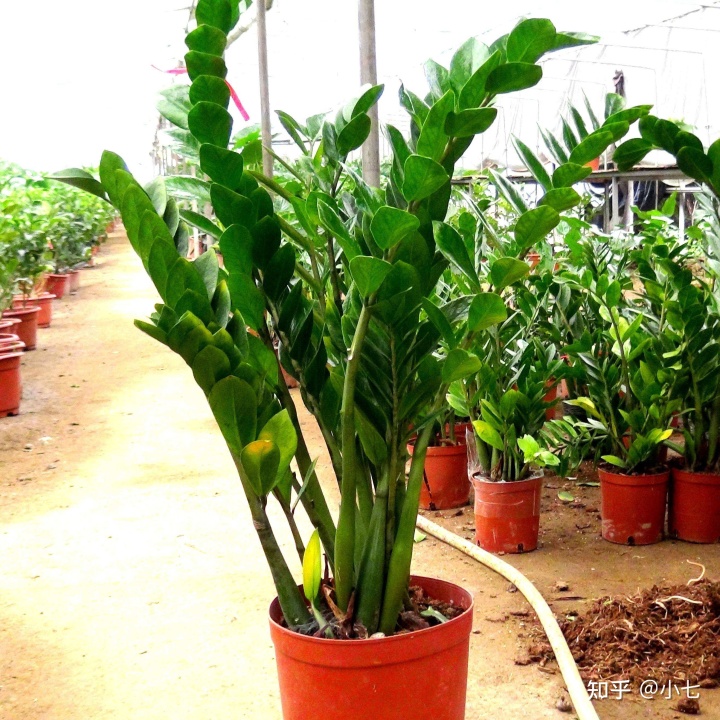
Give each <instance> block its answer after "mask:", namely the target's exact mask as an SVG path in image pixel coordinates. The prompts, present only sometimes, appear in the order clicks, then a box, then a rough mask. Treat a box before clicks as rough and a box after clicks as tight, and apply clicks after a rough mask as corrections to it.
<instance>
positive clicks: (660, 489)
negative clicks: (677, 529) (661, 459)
mask: <svg viewBox="0 0 720 720" xmlns="http://www.w3.org/2000/svg"><path fill="white" fill-rule="evenodd" d="M598 475H599V477H600V514H601V516H602V536H603V538H604V539H605V540H609V541H610V542H614V543H619V544H621V545H651V544H652V543H656V542H660V540H662V537H663V527H664V526H665V507H666V504H667V490H668V480H669V478H670V471H669V470H666V471H663V472H660V473H655V474H653V475H624V474H622V473H616V472H610V471H608V470H603V469H602V468H600V469H599V470H598Z"/></svg>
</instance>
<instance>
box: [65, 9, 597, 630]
mask: <svg viewBox="0 0 720 720" xmlns="http://www.w3.org/2000/svg"><path fill="white" fill-rule="evenodd" d="M196 17H197V21H198V27H197V28H196V29H195V30H193V31H192V32H191V33H190V34H189V35H188V36H187V39H186V43H187V45H188V48H189V52H188V53H187V55H186V56H185V61H186V65H187V68H188V74H189V77H190V80H191V81H192V84H191V85H190V86H189V87H188V89H187V99H188V104H187V107H188V108H189V111H188V112H187V116H186V117H185V118H184V120H183V121H184V123H185V124H186V126H187V129H188V131H189V133H190V134H191V135H192V136H193V137H194V139H195V140H196V141H197V143H198V144H199V160H200V168H201V170H202V172H203V173H204V175H205V179H203V180H201V182H203V183H205V186H206V189H207V191H208V194H209V197H210V199H211V202H212V207H213V212H214V218H203V217H198V215H197V213H195V214H193V213H191V212H188V211H185V210H182V211H181V210H180V208H179V207H178V204H177V202H176V201H175V200H174V199H173V198H171V197H169V196H168V193H167V191H166V187H165V185H164V184H163V183H162V181H160V180H156V181H154V182H153V183H151V184H150V185H149V186H148V187H147V188H143V187H141V186H140V185H139V184H138V183H137V181H136V180H135V179H134V178H133V176H132V175H131V174H130V173H129V171H128V170H127V168H126V167H125V165H124V163H123V161H122V160H121V159H120V158H119V157H118V156H117V155H114V154H113V153H110V152H106V153H105V154H104V155H103V158H102V161H101V164H100V180H99V182H98V181H96V180H94V179H93V178H92V176H90V175H80V174H79V173H78V172H77V171H74V172H73V173H72V174H71V173H67V174H66V177H65V179H67V180H69V181H71V182H76V183H78V182H79V180H82V183H83V184H84V185H85V187H86V189H90V190H92V191H94V192H95V193H96V194H98V195H100V196H101V197H105V198H107V199H108V200H109V201H110V202H111V203H112V204H113V205H114V206H115V207H116V208H117V209H118V210H119V211H120V212H121V214H122V218H123V222H124V224H125V227H126V229H127V232H128V237H129V239H130V242H131V243H132V246H133V247H134V249H135V250H136V252H137V253H138V255H139V256H140V258H141V260H142V262H143V265H144V267H145V269H146V271H147V272H148V274H149V275H150V277H151V278H152V280H153V282H154V284H155V287H156V289H157V291H158V294H159V295H160V298H161V303H159V304H158V305H157V306H156V311H155V313H153V315H152V316H151V318H150V322H143V321H138V322H137V325H138V327H139V328H141V329H142V330H143V331H145V332H147V333H148V334H149V335H151V336H152V337H154V338H155V339H157V340H158V341H159V342H161V343H163V344H166V345H168V346H169V347H170V348H171V349H172V350H174V351H175V352H177V353H179V354H180V355H181V356H182V357H183V359H184V360H185V361H186V362H187V363H188V365H189V366H190V367H191V369H192V372H193V375H194V377H195V379H196V381H197V382H198V384H199V385H200V387H201V388H202V390H203V391H204V392H205V394H206V396H207V399H208V402H209V404H210V407H211V409H212V411H213V414H214V416H215V418H216V420H217V422H218V425H219V427H220V429H221V431H222V433H223V435H224V438H225V440H226V442H227V445H228V448H229V450H230V453H231V455H232V457H233V460H234V461H235V465H236V467H237V470H238V474H239V477H240V480H241V483H242V485H243V489H244V490H245V494H246V496H247V499H248V503H249V505H250V510H251V514H252V518H253V521H254V524H255V527H256V528H257V531H258V536H259V538H260V542H261V544H262V547H263V550H264V552H265V555H266V557H267V559H268V563H269V565H270V569H271V572H272V574H273V578H274V580H275V584H276V587H277V592H278V598H279V602H280V605H281V607H282V612H283V614H284V617H285V620H286V622H287V625H288V626H290V627H292V628H298V627H300V626H306V625H307V624H308V623H309V622H310V621H311V612H310V611H309V610H308V607H307V604H306V602H305V598H304V597H303V594H302V592H301V591H300V590H299V589H298V586H297V583H296V581H295V579H294V578H293V577H292V575H291V573H290V570H289V569H288V565H287V563H286V561H285V559H284V558H283V557H282V554H281V552H280V548H279V546H278V543H277V541H276V539H275V534H274V533H273V530H272V527H271V525H270V521H269V519H268V515H267V513H266V504H267V503H268V502H269V501H270V498H273V499H275V500H276V501H277V502H279V503H280V506H281V507H282V509H283V510H284V511H285V517H286V518H287V521H288V522H289V524H290V527H291V530H292V532H293V536H294V538H295V541H296V547H297V551H298V553H299V554H300V555H302V554H303V553H304V550H305V548H304V544H303V540H302V538H301V536H300V533H299V531H298V528H297V525H296V523H295V519H294V514H293V508H294V506H295V504H296V503H297V502H298V499H299V502H300V503H302V505H303V507H304V508H305V510H306V512H307V514H308V516H309V518H310V520H311V522H312V523H313V525H314V526H315V527H316V528H317V530H318V535H319V538H320V540H321V543H322V546H323V548H324V551H325V554H326V556H327V558H328V561H329V566H330V568H331V571H332V577H333V587H332V595H331V599H332V603H331V607H332V608H333V611H334V612H335V614H336V618H334V619H333V623H332V625H333V628H334V632H335V633H336V635H338V636H342V635H343V634H347V633H348V632H350V633H351V634H360V635H363V634H366V633H367V634H372V633H375V632H376V631H378V630H379V631H381V632H382V633H385V634H392V633H393V632H394V631H395V630H396V628H397V627H398V619H399V616H400V611H401V609H402V608H403V603H404V602H405V601H406V600H407V597H408V595H407V592H408V580H409V573H410V561H411V556H412V549H413V538H414V527H415V521H416V516H417V511H418V499H419V494H420V487H421V484H422V470H423V462H424V457H425V450H426V448H427V445H428V442H429V440H430V437H431V434H432V427H433V420H434V419H435V417H436V415H437V413H438V412H439V411H440V410H441V408H442V407H443V405H444V402H445V395H446V392H447V388H448V385H449V383H450V382H451V381H452V380H455V379H457V378H458V377H461V376H463V374H464V373H465V372H467V371H468V369H467V368H465V367H463V364H462V363H461V362H460V363H458V359H461V357H462V353H465V352H466V348H467V347H468V346H469V345H470V344H471V343H472V338H473V336H474V335H475V334H476V333H478V332H480V331H481V330H483V329H484V328H487V327H489V326H491V325H492V324H494V323H496V322H499V321H500V320H502V318H503V317H504V314H505V308H504V304H503V302H502V300H501V299H500V297H499V296H498V295H496V294H494V293H488V292H483V291H482V289H481V287H480V284H479V282H478V279H477V276H476V275H475V273H474V271H473V269H472V268H471V267H468V266H467V265H466V264H465V256H466V251H465V249H464V247H462V248H461V247H460V246H458V245H457V242H456V238H455V236H454V235H453V234H452V233H451V232H447V228H449V226H448V225H446V224H445V223H444V220H445V217H446V214H447V209H448V200H449V197H450V179H451V176H452V174H453V170H454V167H455V164H456V162H457V161H458V159H459V158H460V157H461V156H462V155H463V153H464V152H465V151H466V150H467V148H468V147H469V145H470V144H471V142H472V141H473V138H474V137H475V136H476V135H477V134H479V133H482V132H484V131H485V130H486V129H487V128H488V127H490V125H491V124H492V123H493V121H494V120H495V118H496V115H497V110H496V109H495V108H493V107H492V105H493V101H494V99H495V98H496V97H497V96H498V95H501V94H504V93H509V92H514V91H517V90H521V89H523V88H528V87H531V86H533V85H535V84H537V83H538V82H539V81H540V79H541V77H542V68H541V67H540V66H539V65H538V64H537V61H538V60H539V59H540V58H541V57H542V56H543V55H544V54H545V53H547V52H550V51H553V50H558V49H560V48H563V47H568V46H574V45H578V44H583V43H586V42H588V41H589V40H588V38H586V37H584V36H577V35H573V34H566V33H558V32H556V31H555V28H554V27H553V26H552V23H550V22H549V21H547V20H529V21H525V22H523V23H521V24H520V25H518V26H517V27H516V28H515V29H514V30H513V31H512V32H511V33H510V34H509V35H508V36H505V37H503V38H501V39H500V40H499V41H498V42H497V43H495V44H494V45H493V46H492V47H491V48H488V47H486V46H485V45H482V44H481V43H479V42H477V41H474V40H472V41H468V42H467V43H466V44H465V45H463V46H462V47H461V48H460V50H459V51H458V52H457V53H456V54H455V56H454V58H453V60H452V62H451V65H450V68H449V69H445V68H443V67H441V66H440V65H437V64H431V65H430V66H429V73H428V74H429V79H430V81H431V92H430V95H429V96H428V97H427V98H426V100H421V99H420V98H419V97H417V96H415V95H413V94H412V93H409V92H406V91H403V92H402V96H401V99H402V102H403V104H404V105H405V107H406V108H407V109H408V111H409V113H410V115H411V136H410V138H409V139H404V138H403V137H402V135H401V134H400V133H399V132H398V131H397V130H396V129H394V128H388V136H389V138H390V140H391V144H392V147H393V166H392V172H391V178H390V182H389V184H388V186H387V188H386V190H385V191H384V192H383V191H380V190H378V189H374V188H371V187H368V186H367V185H365V184H364V183H363V182H362V180H361V179H360V178H359V177H356V176H355V175H354V174H353V173H351V171H349V170H348V169H347V157H348V154H349V153H351V152H352V151H353V150H355V149H357V148H358V147H360V145H362V143H363V142H364V141H365V139H366V138H367V136H368V133H369V131H370V118H369V116H368V111H369V109H370V108H371V107H372V106H373V105H374V104H375V102H376V101H377V99H378V98H379V96H380V93H381V92H382V88H381V87H374V88H370V89H368V90H366V91H365V92H363V93H362V94H361V95H360V96H359V97H357V98H355V99H354V100H353V101H351V102H349V103H348V104H346V105H345V106H344V107H343V108H342V109H341V110H340V112H339V113H338V114H337V116H336V117H335V118H333V119H330V118H325V119H324V120H323V122H322V127H321V135H322V143H320V144H319V145H318V148H317V149H316V151H315V154H314V155H313V158H312V166H313V168H314V172H315V173H316V175H317V182H315V183H313V184H312V189H311V191H309V192H306V191H304V190H301V191H299V192H298V194H293V193H291V192H290V191H288V190H287V189H286V188H284V187H282V186H281V185H280V184H278V183H275V182H273V181H272V180H271V179H269V178H266V177H264V176H262V175H261V174H260V173H258V172H256V171H253V172H248V171H247V169H246V168H245V167H244V164H243V158H242V157H241V155H240V154H238V153H237V152H235V151H233V150H229V149H228V142H229V140H230V136H231V127H232V120H231V117H230V115H229V113H228V112H227V106H228V101H229V99H230V94H229V90H228V88H227V85H226V84H225V82H224V77H225V74H226V72H227V68H226V65H225V61H224V59H223V51H224V49H225V39H226V33H227V32H229V30H230V29H231V28H232V26H233V25H234V23H235V22H236V21H237V17H238V8H237V2H230V1H229V0H200V2H199V3H198V4H197V9H196ZM68 175H72V176H71V177H68ZM350 180H351V181H352V182H350V183H349V186H352V188H353V192H352V193H348V192H345V191H344V190H343V187H344V183H345V182H346V181H348V182H349V181H350ZM274 197H275V198H276V199H282V200H283V201H284V202H285V203H286V205H284V206H283V207H284V208H287V207H291V208H292V217H291V220H288V219H287V216H286V215H285V214H279V213H277V212H276V210H275V205H274V202H273V199H274ZM531 212H535V211H531ZM546 213H549V215H547V216H546ZM181 215H182V217H183V218H185V219H186V220H188V221H189V222H194V223H197V224H198V225H200V226H201V227H205V228H206V229H208V230H209V231H211V234H214V235H216V236H217V238H218V243H219V248H220V251H221V252H222V256H223V259H224V269H222V268H219V266H218V262H217V257H216V254H215V252H214V251H213V250H210V251H208V252H206V253H204V254H203V255H201V256H200V257H198V258H197V259H196V260H195V261H193V262H190V261H188V260H187V259H186V258H185V257H184V254H185V247H186V239H187V228H186V227H185V223H184V222H183V221H182V220H181V217H180V216H181ZM534 218H535V216H530V217H528V218H527V219H526V220H524V219H523V218H520V220H519V221H518V229H517V230H516V235H517V237H518V239H519V240H521V241H522V242H523V243H525V244H526V245H531V244H532V243H533V242H534V241H535V240H536V239H537V237H538V229H537V228H535V227H534V223H533V219H534ZM543 219H544V222H543V225H542V227H543V228H546V227H547V228H550V229H551V227H552V226H553V223H554V224H557V222H558V221H559V216H558V215H557V213H556V211H554V210H552V209H551V208H545V209H543ZM448 262H452V263H456V264H457V265H458V266H459V267H461V269H462V271H463V272H464V273H467V275H468V276H469V277H470V278H471V290H470V293H469V294H467V295H465V296H464V297H463V298H462V300H461V302H459V303H457V302H456V303H453V304H448V305H436V304H434V302H433V301H432V299H435V295H434V288H435V285H436V282H437V280H438V277H439V276H440V274H441V273H442V272H443V270H444V269H445V267H446V266H447V265H448ZM461 326H462V328H463V329H462V330H461V331H458V332H457V334H456V332H455V331H456V330H458V328H459V327H461ZM248 327H249V328H250V330H252V332H248V331H247V328H248ZM453 328H455V329H453ZM273 334H274V335H276V336H277V337H278V338H279V339H280V353H279V355H280V359H281V362H282V363H283V365H284V366H285V368H286V369H287V370H288V371H289V372H290V373H291V374H292V375H293V376H294V377H296V378H297V379H298V380H299V382H300V387H301V396H302V399H303V401H304V403H305V405H306V407H307V408H308V410H309V411H310V412H311V413H312V414H313V415H314V416H315V418H316V419H317V421H318V424H319V427H320V430H321V432H322V434H323V438H324V440H325V442H326V445H327V448H328V452H329V456H330V458H331V462H332V466H333V471H334V474H335V476H336V478H337V482H338V485H339V487H340V494H341V500H340V508H339V515H338V519H337V525H336V524H335V522H334V521H333V518H332V516H331V513H330V510H329V507H328V503H327V502H326V500H325V499H324V497H323V494H322V491H321V488H320V485H319V483H318V479H317V477H316V475H315V473H314V469H313V464H312V462H311V458H310V453H309V450H308V447H307V444H306V442H305V440H304V438H303V435H302V432H301V429H300V426H299V423H298V419H297V413H296V409H295V405H294V402H293V398H292V397H291V395H290V393H289V392H288V390H287V387H286V385H285V383H284V381H283V379H282V374H281V373H280V372H279V368H278V363H277V360H276V356H275V354H274V352H273V344H272V335H273ZM443 337H444V338H445V340H446V341H447V342H448V344H449V346H450V348H449V349H450V352H449V353H448V354H447V355H446V354H445V353H444V352H441V348H442V344H441V339H442V338H443ZM411 428H412V429H411ZM411 433H417V440H416V443H415V451H414V454H413V458H412V463H411V465H410V470H409V474H408V475H407V476H406V473H405V464H406V460H407V451H406V443H407V441H408V439H409V437H410V434H411ZM293 458H295V460H296V461H297V466H298V470H299V474H297V475H296V474H295V473H294V472H293V471H292V470H291V467H290V462H291V460H292V459H293ZM306 590H307V588H306ZM313 597H314V595H313ZM320 602H322V606H323V612H324V613H325V616H326V617H328V616H329V617H330V618H333V611H331V610H329V609H328V608H327V607H326V603H325V601H324V600H322V601H320ZM348 618H349V619H350V620H351V622H349V623H348V622H346V621H347V619H348Z"/></svg>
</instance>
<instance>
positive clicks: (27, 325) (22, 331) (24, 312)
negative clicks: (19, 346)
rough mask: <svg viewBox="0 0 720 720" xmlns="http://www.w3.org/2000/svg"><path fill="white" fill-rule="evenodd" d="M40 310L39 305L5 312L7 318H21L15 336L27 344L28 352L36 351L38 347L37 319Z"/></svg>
mask: <svg viewBox="0 0 720 720" xmlns="http://www.w3.org/2000/svg"><path fill="white" fill-rule="evenodd" d="M39 312H40V308H39V307H38V306H37V305H34V306H31V307H24V308H20V309H19V310H5V312H4V313H3V315H4V316H5V317H15V318H19V320H20V324H19V325H17V326H16V328H15V334H16V335H17V336H18V337H19V338H20V339H21V340H22V341H23V342H24V343H25V349H26V350H34V349H35V346H36V345H37V328H38V325H37V318H38V313H39Z"/></svg>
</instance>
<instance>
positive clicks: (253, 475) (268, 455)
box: [240, 440, 280, 497]
mask: <svg viewBox="0 0 720 720" xmlns="http://www.w3.org/2000/svg"><path fill="white" fill-rule="evenodd" d="M240 461H241V462H242V466H243V470H245V475H246V477H247V479H248V482H249V483H250V486H251V487H252V489H253V491H254V492H255V494H256V495H258V496H259V497H265V496H266V495H269V494H270V493H271V492H272V490H273V488H274V487H275V485H277V480H278V467H279V465H280V451H279V450H278V448H277V446H276V445H275V444H274V443H273V442H270V441H269V440H255V441H254V442H251V443H248V444H247V445H246V446H245V447H244V448H243V449H242V452H241V453H240Z"/></svg>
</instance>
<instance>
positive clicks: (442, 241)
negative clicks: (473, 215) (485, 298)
mask: <svg viewBox="0 0 720 720" xmlns="http://www.w3.org/2000/svg"><path fill="white" fill-rule="evenodd" d="M433 232H434V235H435V242H436V243H437V246H438V249H439V250H440V252H441V253H442V254H443V255H444V256H445V257H446V258H447V259H448V260H449V261H450V262H451V263H452V264H453V265H454V266H455V267H456V268H457V269H458V270H460V272H462V273H463V274H464V275H465V276H466V277H467V278H468V279H469V280H470V281H471V282H472V283H473V285H474V287H475V288H479V287H480V280H479V278H478V276H477V272H476V271H475V266H474V264H473V262H472V260H471V259H470V255H469V254H468V251H467V247H466V246H465V242H464V240H463V239H462V237H461V236H460V233H458V231H457V230H456V229H455V228H454V227H453V226H452V225H448V224H447V223H443V222H434V223H433Z"/></svg>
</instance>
